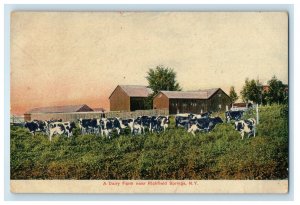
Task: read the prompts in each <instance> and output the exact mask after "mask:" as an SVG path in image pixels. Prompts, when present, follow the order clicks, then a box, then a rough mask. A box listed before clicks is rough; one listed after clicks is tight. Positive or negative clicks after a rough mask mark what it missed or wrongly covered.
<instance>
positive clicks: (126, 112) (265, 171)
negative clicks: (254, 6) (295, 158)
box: [10, 11, 289, 193]
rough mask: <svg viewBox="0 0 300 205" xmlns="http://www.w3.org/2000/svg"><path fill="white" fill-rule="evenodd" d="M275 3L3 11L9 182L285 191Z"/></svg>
mask: <svg viewBox="0 0 300 205" xmlns="http://www.w3.org/2000/svg"><path fill="white" fill-rule="evenodd" d="M288 24H289V22H288V13H287V12H46V11H30V12H29V11H13V12H12V13H11V25H10V29H11V30H10V51H11V54H10V56H11V59H10V62H11V64H10V82H11V84H10V97H11V101H10V104H11V112H10V115H11V116H10V118H11V120H10V190H11V192H13V193H288V186H289V183H288V182H289V143H288V142H289V129H288V128H289V121H288V116H289V113H288V105H289V84H288V69H289V67H288V65H289V64H288Z"/></svg>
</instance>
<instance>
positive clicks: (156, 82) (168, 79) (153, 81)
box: [145, 65, 181, 109]
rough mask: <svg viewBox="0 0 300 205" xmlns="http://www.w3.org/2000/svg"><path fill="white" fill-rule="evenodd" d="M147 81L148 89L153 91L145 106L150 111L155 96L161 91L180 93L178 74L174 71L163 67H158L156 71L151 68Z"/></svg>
mask: <svg viewBox="0 0 300 205" xmlns="http://www.w3.org/2000/svg"><path fill="white" fill-rule="evenodd" d="M146 79H147V81H148V87H149V88H151V89H152V90H153V93H152V94H151V95H150V96H148V98H147V99H146V101H145V106H146V108H148V109H151V108H152V102H153V98H154V96H155V95H156V94H157V93H158V92H159V91H161V90H170V91H177V90H178V91H180V90H181V87H180V86H179V83H178V82H177V81H176V73H175V72H174V70H173V69H171V68H168V67H165V66H163V65H159V66H156V68H155V69H153V68H150V69H149V71H148V72H147V76H146Z"/></svg>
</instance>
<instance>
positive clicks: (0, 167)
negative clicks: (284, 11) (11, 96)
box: [0, 0, 300, 204]
mask: <svg viewBox="0 0 300 205" xmlns="http://www.w3.org/2000/svg"><path fill="white" fill-rule="evenodd" d="M105 2H108V3H123V1H105ZM128 2H130V3H139V1H127V3H128ZM166 2H167V1H159V3H166ZM189 2H191V3H197V2H196V1H184V2H183V1H176V0H175V1H173V2H172V3H185V4H186V3H189ZM203 2H204V3H210V4H213V3H214V4H216V3H223V1H202V3H203ZM4 3H23V1H20V0H19V1H16V0H12V1H8V0H4V1H3V3H2V4H4ZM28 3H42V2H40V1H37V0H36V1H28ZM43 3H44V4H48V3H56V4H64V3H69V2H68V1H65V0H61V1H59V0H52V1H43ZM72 3H73V2H72ZM76 3H77V4H78V3H83V4H86V3H96V2H95V1H90V0H86V1H77V2H76ZM143 3H158V1H157V0H153V1H144V2H143ZM226 3H240V2H239V1H226ZM246 3H270V1H247V2H246ZM271 3H273V4H274V3H292V4H295V5H294V10H295V13H294V15H295V16H294V18H295V22H296V19H297V20H298V19H299V15H298V12H299V9H298V7H297V6H298V5H297V3H298V2H297V1H272V2H271ZM23 6H25V7H27V8H31V9H32V8H33V7H34V6H32V5H31V6H28V5H23ZM107 6H108V5H106V6H103V5H101V7H102V8H103V9H104V10H105V8H106V9H107V8H108V7H107ZM111 6H112V5H111ZM119 6H120V5H119ZM142 6H143V5H135V7H136V8H141V7H142ZM156 6H157V5H156ZM164 6H166V5H164ZM164 6H162V7H164ZM239 6H244V7H245V5H239ZM50 7H51V5H47V8H48V9H49V8H50ZM67 7H69V6H67ZM84 7H85V8H87V7H88V6H87V5H85V6H84ZM162 7H161V8H162ZM167 7H169V8H170V7H172V5H171V6H170V5H169V6H167ZM183 7H185V8H186V7H187V5H184V6H183ZM183 7H181V8H180V9H178V10H181V9H182V8H183ZM191 7H192V8H193V9H194V10H196V7H195V5H191ZM198 7H199V5H198ZM230 7H231V8H234V7H235V5H228V4H227V5H215V8H216V9H219V10H222V9H224V8H230ZM258 7H259V5H256V9H257V8H258ZM267 7H269V8H271V7H272V5H267ZM93 8H95V7H93ZM148 8H149V7H148ZM202 8H205V6H202ZM254 8H255V5H250V6H248V9H249V10H251V9H254ZM235 9H236V8H235ZM44 10H47V9H44ZM79 10H80V9H79ZM81 10H82V9H81ZM119 10H120V9H119ZM232 10H233V9H232ZM246 10H247V9H246ZM1 14H4V7H3V6H2V7H1ZM3 22H4V15H1V29H4V26H3V25H2V23H3ZM294 25H295V27H294V29H295V31H296V32H295V33H298V35H299V32H298V30H299V26H297V25H299V22H297V23H295V24H294ZM3 34H4V31H3V32H1V37H2V39H4V36H2V35H3ZM294 37H295V39H294V43H295V44H293V45H295V46H294V48H293V49H295V54H296V53H297V51H299V40H298V39H297V34H295V35H294ZM290 40H291V39H290ZM2 52H3V50H2V49H1V54H2ZM298 59H299V58H298ZM298 59H297V56H296V55H295V58H294V59H291V61H295V68H298V67H299V60H298ZM6 60H7V59H6ZM1 62H4V55H3V54H2V55H1ZM2 65H3V64H2ZM290 66H292V63H291V64H290ZM293 72H294V73H293V74H294V75H293V76H291V78H292V79H294V78H295V81H293V80H292V79H290V80H292V81H293V82H291V81H290V85H291V87H290V92H291V93H294V88H295V87H298V86H299V81H297V77H299V68H298V69H295V70H294V71H293ZM2 73H3V72H1V75H0V82H4V76H3V74H2ZM294 83H295V84H294ZM293 85H294V86H293ZM2 86H3V83H1V89H0V94H1V95H2V96H4V92H3V91H4V89H3V88H2ZM295 90H296V89H295ZM5 91H7V87H5ZM298 93H299V92H298ZM294 94H295V96H294V98H295V102H296V101H297V102H298V100H297V99H299V98H298V94H297V93H294ZM5 97H7V96H5ZM2 99H5V98H2ZM291 100H292V98H291ZM0 103H1V104H0V107H1V109H2V110H1V118H0V122H1V123H0V130H1V131H2V132H1V133H2V134H3V130H4V127H3V123H2V122H3V119H4V116H3V114H4V103H3V101H2V100H0ZM295 104H296V103H295ZM296 105H297V104H296ZM6 111H7V106H6ZM293 113H294V116H297V114H298V113H299V107H297V106H295V108H294V112H293ZM295 120H296V121H295V122H296V123H295V124H296V125H298V124H299V123H297V119H295ZM290 124H293V122H291V123H290ZM6 128H7V127H6ZM293 130H294V129H293ZM2 134H1V136H2ZM294 134H295V136H300V135H299V134H300V133H299V131H297V130H295V133H294ZM2 139H4V136H3V138H2ZM2 142H3V141H2ZM298 142H299V140H298V139H297V137H295V141H294V143H293V144H294V146H295V147H296V146H297V145H298V144H299V143H298ZM0 144H1V147H0V149H1V148H2V149H1V150H2V153H3V150H5V149H7V147H6V146H5V147H4V144H3V143H0ZM4 148H5V149H4ZM294 152H295V155H296V156H298V153H299V152H298V149H297V148H296V149H295V150H294ZM5 158H6V159H7V156H5ZM296 159H297V158H296ZM2 160H3V158H2V157H1V165H0V174H1V176H4V175H3V170H4V167H3V165H4V163H3V161H2ZM294 165H295V167H294V171H295V173H299V169H298V168H297V166H296V165H297V164H296V163H295V164H294ZM2 179H3V177H2ZM4 180H5V179H4ZM4 180H0V181H2V182H4ZM294 181H295V193H297V190H298V191H299V189H297V188H296V182H297V181H299V178H297V176H296V175H295V176H294ZM2 187H4V184H3V186H2ZM5 191H7V187H5ZM5 194H7V192H5ZM119 196H120V195H119ZM139 196H141V195H139ZM139 196H133V195H131V196H129V197H127V196H124V197H122V196H121V197H118V196H115V195H114V196H112V195H109V196H107V195H101V196H100V198H99V196H98V197H94V196H89V197H84V198H80V197H81V196H79V197H78V196H77V195H76V198H75V199H74V196H62V195H60V196H59V197H57V198H54V197H53V195H47V196H46V197H43V196H37V195H36V194H31V195H30V196H21V197H20V196H18V197H13V198H9V197H8V196H7V195H6V199H8V200H51V199H54V200H55V199H59V200H89V199H91V200H103V199H104V200H171V199H172V198H173V199H174V200H236V199H237V200H287V199H286V198H282V197H279V198H278V197H277V196H272V195H271V196H270V195H269V196H259V195H252V196H251V197H244V196H241V195H239V196H231V195H230V196H228V195H225V196H223V197H222V196H221V197H220V195H217V196H215V195H214V196H211V195H210V196H209V197H205V196H203V195H201V196H200V197H199V196H198V197H193V196H194V195H193V196H191V195H188V196H186V195H180V197H175V196H173V197H172V198H170V196H167V197H161V196H156V195H154V196H153V195H152V196H150V197H149V196H148V197H147V196H146V197H145V196H141V197H139ZM164 196H165V195H164ZM1 198H2V199H3V192H1ZM97 198H98V199H97ZM297 199H298V200H299V197H298V196H297V195H295V200H297ZM289 200H291V199H289ZM72 203H74V202H72ZM232 203H233V202H230V204H232ZM30 204H32V202H31V203H30ZM130 204H131V203H130ZM264 204H265V203H264Z"/></svg>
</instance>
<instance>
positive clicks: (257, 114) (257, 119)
mask: <svg viewBox="0 0 300 205" xmlns="http://www.w3.org/2000/svg"><path fill="white" fill-rule="evenodd" d="M256 122H257V124H259V112H258V104H256Z"/></svg>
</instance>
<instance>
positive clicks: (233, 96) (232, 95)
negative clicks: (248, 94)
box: [229, 86, 239, 103]
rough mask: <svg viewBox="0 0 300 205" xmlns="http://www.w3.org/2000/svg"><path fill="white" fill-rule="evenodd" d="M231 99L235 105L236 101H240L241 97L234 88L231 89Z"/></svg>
mask: <svg viewBox="0 0 300 205" xmlns="http://www.w3.org/2000/svg"><path fill="white" fill-rule="evenodd" d="M229 97H230V99H231V102H232V103H234V102H235V101H237V99H239V96H238V95H237V93H236V92H235V89H234V86H231V87H230V92H229Z"/></svg>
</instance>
